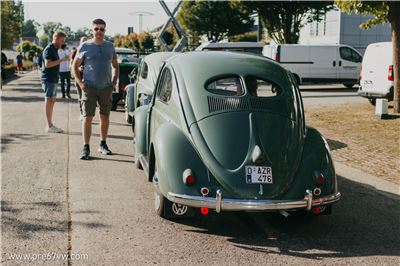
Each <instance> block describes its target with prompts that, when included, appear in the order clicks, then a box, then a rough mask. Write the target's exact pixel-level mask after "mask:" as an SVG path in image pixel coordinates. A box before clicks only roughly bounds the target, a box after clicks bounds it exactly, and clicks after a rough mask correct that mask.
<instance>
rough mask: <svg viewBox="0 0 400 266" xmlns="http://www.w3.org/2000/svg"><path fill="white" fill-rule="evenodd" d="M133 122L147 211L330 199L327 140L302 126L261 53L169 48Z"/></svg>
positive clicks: (285, 207) (298, 109)
mask: <svg viewBox="0 0 400 266" xmlns="http://www.w3.org/2000/svg"><path fill="white" fill-rule="evenodd" d="M134 119H135V128H134V149H135V160H136V164H137V166H138V167H141V168H143V169H144V172H145V174H146V176H147V177H148V180H149V181H151V182H153V184H154V188H155V197H154V198H155V209H156V213H157V214H158V215H160V216H162V217H164V218H177V217H183V216H189V215H193V214H195V213H196V212H200V213H202V214H204V215H205V214H207V213H209V211H215V212H217V213H220V212H223V211H259V212H266V211H275V212H281V213H282V214H284V215H288V214H290V213H291V212H294V211H299V210H303V211H306V212H309V213H310V214H313V215H314V214H315V215H317V214H329V213H330V211H331V206H332V204H333V203H335V202H337V201H338V200H339V199H340V192H339V191H338V187H337V179H336V174H335V170H334V166H333V161H332V158H331V155H330V152H329V147H328V145H327V142H326V141H325V139H324V138H323V137H322V136H321V134H320V133H319V132H318V131H317V130H315V129H313V128H310V127H306V125H305V121H304V110H303V103H302V99H301V96H300V92H299V88H298V87H297V85H296V82H295V80H294V78H293V76H292V74H291V73H290V72H288V71H286V70H285V69H284V68H283V67H281V66H280V65H279V64H278V63H276V62H274V61H271V60H269V59H267V58H264V57H260V56H256V55H248V54H240V53H232V52H211V51H208V52H188V53H182V54H178V55H175V56H173V57H171V58H169V59H168V60H167V61H166V62H165V64H164V65H163V67H162V68H161V71H160V75H159V77H158V80H157V84H156V89H155V93H154V94H153V97H152V100H151V102H150V104H149V105H146V106H141V107H139V108H137V109H136V110H135V112H134Z"/></svg>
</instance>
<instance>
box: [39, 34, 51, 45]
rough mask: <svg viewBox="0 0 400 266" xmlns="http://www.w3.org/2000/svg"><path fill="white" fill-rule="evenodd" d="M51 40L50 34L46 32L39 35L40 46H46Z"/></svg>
mask: <svg viewBox="0 0 400 266" xmlns="http://www.w3.org/2000/svg"><path fill="white" fill-rule="evenodd" d="M49 42H50V39H49V35H47V34H46V33H45V34H43V35H42V36H40V37H39V44H40V46H42V47H46V46H47V44H49Z"/></svg>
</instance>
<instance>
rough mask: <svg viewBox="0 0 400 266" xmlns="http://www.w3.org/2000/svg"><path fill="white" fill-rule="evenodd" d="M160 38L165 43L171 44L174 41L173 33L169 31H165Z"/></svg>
mask: <svg viewBox="0 0 400 266" xmlns="http://www.w3.org/2000/svg"><path fill="white" fill-rule="evenodd" d="M162 38H163V40H164V41H165V43H166V44H167V45H171V44H173V42H174V34H173V33H172V32H170V31H165V32H164V33H163V35H162Z"/></svg>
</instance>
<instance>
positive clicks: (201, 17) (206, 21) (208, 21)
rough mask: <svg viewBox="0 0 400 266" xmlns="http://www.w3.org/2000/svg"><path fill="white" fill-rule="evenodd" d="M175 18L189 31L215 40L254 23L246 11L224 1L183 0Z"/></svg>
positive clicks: (246, 28)
mask: <svg viewBox="0 0 400 266" xmlns="http://www.w3.org/2000/svg"><path fill="white" fill-rule="evenodd" d="M177 18H178V20H179V21H180V22H181V23H182V26H184V27H185V28H187V29H188V30H189V32H193V33H195V34H197V35H204V34H205V35H207V37H208V39H209V40H215V41H220V40H222V39H224V38H226V37H229V36H233V35H237V34H241V33H245V32H247V31H249V30H250V28H251V27H252V26H253V25H254V19H253V18H251V17H250V16H249V15H248V14H247V13H245V12H241V11H240V10H238V9H235V8H232V7H231V5H230V4H229V2H225V1H223V2H222V1H196V2H194V1H193V2H192V1H185V2H184V3H183V4H182V6H181V8H180V10H179V12H178V14H177Z"/></svg>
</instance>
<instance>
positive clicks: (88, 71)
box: [72, 19, 119, 160]
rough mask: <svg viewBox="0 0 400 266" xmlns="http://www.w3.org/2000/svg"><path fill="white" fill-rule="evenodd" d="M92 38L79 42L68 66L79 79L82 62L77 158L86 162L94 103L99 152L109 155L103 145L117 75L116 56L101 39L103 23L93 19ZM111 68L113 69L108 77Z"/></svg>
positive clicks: (88, 152)
mask: <svg viewBox="0 0 400 266" xmlns="http://www.w3.org/2000/svg"><path fill="white" fill-rule="evenodd" d="M92 30H93V39H92V40H90V41H87V42H84V43H82V44H81V45H80V46H79V48H78V52H77V54H76V57H75V59H74V62H73V64H72V70H73V73H74V76H75V77H79V66H80V65H81V63H82V61H83V60H84V61H85V68H84V69H83V78H82V79H78V80H77V83H78V85H79V87H80V88H81V89H82V114H83V117H84V120H83V123H82V132H83V144H84V146H83V150H82V153H81V156H80V158H81V159H82V160H88V159H89V154H90V147H89V143H90V136H91V135H92V121H93V117H94V115H95V111H96V105H97V103H98V104H99V106H100V147H99V152H101V153H103V154H111V151H110V149H109V148H108V146H107V144H106V139H107V135H108V127H109V121H110V119H109V118H110V111H111V102H112V98H111V96H112V91H113V89H115V86H116V84H117V80H118V76H119V67H118V61H117V54H116V53H115V48H114V45H113V44H112V43H111V42H109V41H105V40H104V34H105V31H106V22H105V21H104V20H102V19H95V20H93V22H92ZM111 66H112V67H113V68H114V75H113V76H112V71H111Z"/></svg>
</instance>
